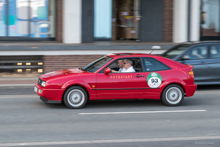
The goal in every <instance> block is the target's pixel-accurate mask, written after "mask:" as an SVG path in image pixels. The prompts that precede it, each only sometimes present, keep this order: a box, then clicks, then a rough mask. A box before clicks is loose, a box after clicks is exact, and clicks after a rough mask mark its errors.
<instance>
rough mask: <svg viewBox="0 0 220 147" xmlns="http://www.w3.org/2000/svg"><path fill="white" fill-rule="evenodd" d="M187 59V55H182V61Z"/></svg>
mask: <svg viewBox="0 0 220 147" xmlns="http://www.w3.org/2000/svg"><path fill="white" fill-rule="evenodd" d="M188 59H190V57H189V55H184V56H183V57H182V60H188Z"/></svg>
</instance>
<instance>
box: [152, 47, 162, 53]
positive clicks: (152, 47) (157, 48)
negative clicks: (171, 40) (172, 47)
mask: <svg viewBox="0 0 220 147" xmlns="http://www.w3.org/2000/svg"><path fill="white" fill-rule="evenodd" d="M151 49H152V51H151V52H150V53H149V54H151V53H152V52H153V51H154V49H161V47H160V46H152V48H151Z"/></svg>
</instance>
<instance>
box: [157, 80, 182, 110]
mask: <svg viewBox="0 0 220 147" xmlns="http://www.w3.org/2000/svg"><path fill="white" fill-rule="evenodd" d="M161 99H162V101H163V103H164V104H165V105H168V106H178V105H180V104H181V102H182V101H183V99H184V91H183V88H182V87H181V86H179V85H177V84H172V85H169V86H167V87H166V88H165V89H164V91H163V93H162V98H161Z"/></svg>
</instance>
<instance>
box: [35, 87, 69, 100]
mask: <svg viewBox="0 0 220 147" xmlns="http://www.w3.org/2000/svg"><path fill="white" fill-rule="evenodd" d="M35 87H36V88H37V91H35V92H36V93H37V94H38V95H39V96H40V99H41V100H42V101H43V102H45V103H61V102H62V98H63V93H64V91H65V89H46V88H44V87H42V86H39V85H38V84H35ZM40 91H41V93H40Z"/></svg>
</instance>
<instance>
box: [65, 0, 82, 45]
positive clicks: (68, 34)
mask: <svg viewBox="0 0 220 147" xmlns="http://www.w3.org/2000/svg"><path fill="white" fill-rule="evenodd" d="M81 5H82V0H63V43H81V42H82V37H81V36H82V31H81V26H82V25H81V17H82V16H81V15H82V14H81V9H82V6H81Z"/></svg>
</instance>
